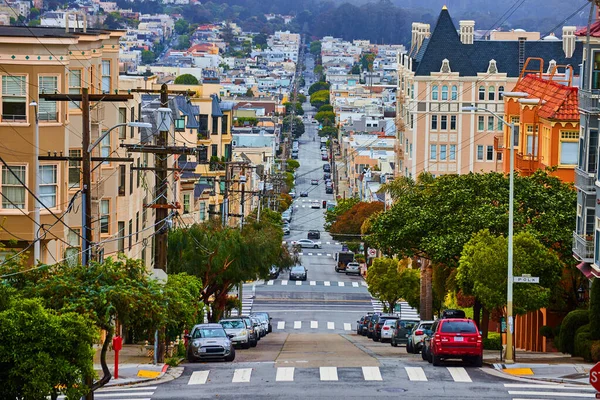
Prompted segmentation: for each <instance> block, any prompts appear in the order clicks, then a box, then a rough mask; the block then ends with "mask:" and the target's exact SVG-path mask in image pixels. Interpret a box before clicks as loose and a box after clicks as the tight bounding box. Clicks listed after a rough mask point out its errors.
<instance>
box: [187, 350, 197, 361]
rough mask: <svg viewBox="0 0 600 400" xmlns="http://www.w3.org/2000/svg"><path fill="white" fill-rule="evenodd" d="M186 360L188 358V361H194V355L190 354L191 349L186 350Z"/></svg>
mask: <svg viewBox="0 0 600 400" xmlns="http://www.w3.org/2000/svg"><path fill="white" fill-rule="evenodd" d="M187 360H188V362H191V363H194V362H196V357H194V356H193V355H192V352H191V351H188V353H187Z"/></svg>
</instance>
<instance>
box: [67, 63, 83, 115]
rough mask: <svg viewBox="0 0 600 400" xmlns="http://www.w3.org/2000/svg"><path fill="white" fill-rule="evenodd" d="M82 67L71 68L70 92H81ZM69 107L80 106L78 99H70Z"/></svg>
mask: <svg viewBox="0 0 600 400" xmlns="http://www.w3.org/2000/svg"><path fill="white" fill-rule="evenodd" d="M81 73H82V70H81V69H71V72H70V74H69V94H81ZM69 108H79V102H78V101H70V102H69Z"/></svg>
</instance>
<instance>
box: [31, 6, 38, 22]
mask: <svg viewBox="0 0 600 400" xmlns="http://www.w3.org/2000/svg"><path fill="white" fill-rule="evenodd" d="M39 16H40V10H39V9H37V8H35V7H31V8H30V9H29V19H38V17H39Z"/></svg>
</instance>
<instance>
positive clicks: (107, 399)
mask: <svg viewBox="0 0 600 400" xmlns="http://www.w3.org/2000/svg"><path fill="white" fill-rule="evenodd" d="M207 372H208V371H207ZM206 375H207V376H208V373H207V374H206ZM155 390H156V386H144V387H117V386H112V387H106V388H101V389H98V390H96V391H95V392H94V398H96V399H103V400H123V399H128V400H150V399H151V398H152V395H153V394H154V391H155ZM58 399H59V400H65V399H66V396H58Z"/></svg>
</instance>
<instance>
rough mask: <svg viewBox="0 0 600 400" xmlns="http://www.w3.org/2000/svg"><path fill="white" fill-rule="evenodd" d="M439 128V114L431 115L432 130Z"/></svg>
mask: <svg viewBox="0 0 600 400" xmlns="http://www.w3.org/2000/svg"><path fill="white" fill-rule="evenodd" d="M437 128H438V117H437V115H432V116H431V130H432V131H437Z"/></svg>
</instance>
